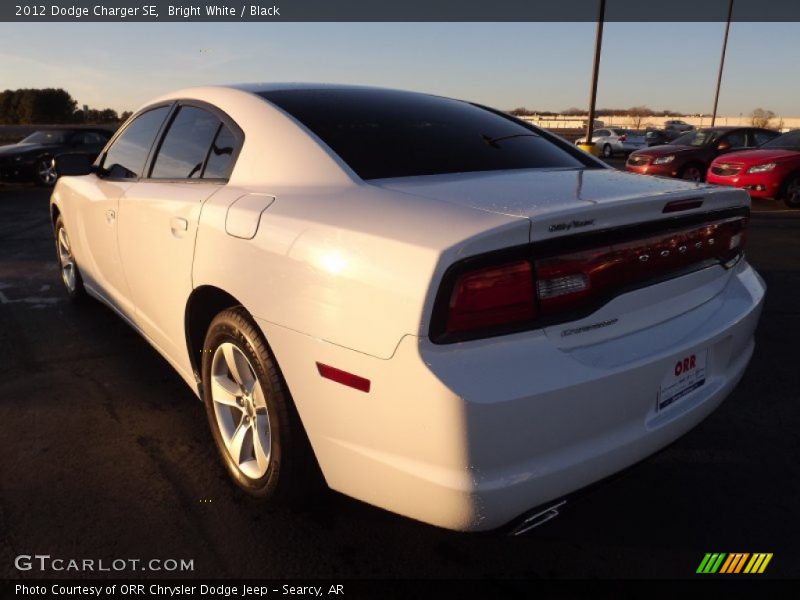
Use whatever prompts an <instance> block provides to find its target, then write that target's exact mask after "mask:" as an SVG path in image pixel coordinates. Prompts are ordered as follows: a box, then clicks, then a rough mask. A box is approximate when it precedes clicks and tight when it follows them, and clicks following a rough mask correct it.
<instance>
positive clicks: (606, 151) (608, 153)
mask: <svg viewBox="0 0 800 600" xmlns="http://www.w3.org/2000/svg"><path fill="white" fill-rule="evenodd" d="M613 156H614V151H613V150H612V149H611V144H605V145H603V158H611V157H613Z"/></svg>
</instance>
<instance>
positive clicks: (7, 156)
mask: <svg viewBox="0 0 800 600" xmlns="http://www.w3.org/2000/svg"><path fill="white" fill-rule="evenodd" d="M111 135H112V132H111V131H108V130H106V129H46V130H42V131H36V132H34V133H32V134H30V135H29V136H28V137H26V138H25V139H23V140H22V141H21V142H17V143H16V144H9V145H7V146H0V181H33V182H34V183H36V184H38V185H42V186H48V187H49V186H52V185H54V184H55V182H56V179H57V178H58V175H57V174H56V171H55V169H54V168H53V157H55V156H58V155H59V154H65V153H70V154H86V155H87V156H89V157H91V159H92V160H94V159H95V158H96V157H97V155H98V154H100V151H101V150H102V149H103V147H104V146H105V145H106V142H107V141H108V139H109V138H110V137H111Z"/></svg>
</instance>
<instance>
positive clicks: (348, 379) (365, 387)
mask: <svg viewBox="0 0 800 600" xmlns="http://www.w3.org/2000/svg"><path fill="white" fill-rule="evenodd" d="M317 371H319V374H320V375H321V376H322V377H324V378H325V379H330V380H331V381H335V382H336V383H341V384H342V385H346V386H348V387H351V388H355V389H357V390H358V391H360V392H369V387H370V381H369V379H364V378H363V377H359V376H358V375H353V374H352V373H348V372H347V371H342V370H341V369H337V368H335V367H331V366H329V365H324V364H322V363H320V362H318V363H317Z"/></svg>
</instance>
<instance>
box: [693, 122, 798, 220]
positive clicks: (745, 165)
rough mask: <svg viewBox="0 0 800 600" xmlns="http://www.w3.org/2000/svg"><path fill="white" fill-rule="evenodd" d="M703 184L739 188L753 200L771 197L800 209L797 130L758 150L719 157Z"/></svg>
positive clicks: (713, 163) (712, 164)
mask: <svg viewBox="0 0 800 600" xmlns="http://www.w3.org/2000/svg"><path fill="white" fill-rule="evenodd" d="M707 181H708V182H709V183H716V184H718V185H730V186H734V187H738V188H743V189H745V190H747V191H748V192H749V193H750V196H752V197H753V198H774V199H777V200H783V201H784V202H785V203H786V205H787V206H789V207H791V208H800V129H795V130H794V131H790V132H789V133H785V134H783V135H782V136H780V137H777V138H775V139H774V140H772V141H769V142H767V143H766V144H764V145H763V146H761V147H759V148H758V150H748V151H746V152H733V153H731V154H726V155H725V156H720V157H719V158H717V159H716V160H714V161H713V162H712V163H711V167H710V168H709V170H708V175H707Z"/></svg>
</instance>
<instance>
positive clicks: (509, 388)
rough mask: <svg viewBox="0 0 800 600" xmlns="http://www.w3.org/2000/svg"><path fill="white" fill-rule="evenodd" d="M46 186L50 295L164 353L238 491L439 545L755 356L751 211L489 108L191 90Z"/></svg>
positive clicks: (600, 462) (674, 414)
mask: <svg viewBox="0 0 800 600" xmlns="http://www.w3.org/2000/svg"><path fill="white" fill-rule="evenodd" d="M57 167H58V168H59V170H60V172H61V174H62V175H67V176H65V177H63V178H60V179H59V181H58V184H57V185H56V187H55V189H54V191H53V195H52V201H51V211H52V221H53V226H54V230H55V238H56V247H57V252H58V258H59V261H60V266H61V273H62V276H63V280H64V284H65V286H66V289H67V291H68V293H69V294H70V296H71V297H72V298H74V299H75V300H80V299H82V298H84V297H85V296H86V295H87V294H88V295H90V296H93V297H94V298H96V299H99V300H100V301H102V302H104V303H105V304H107V305H108V306H110V307H111V308H112V309H113V310H114V311H116V312H117V313H118V314H119V315H120V316H121V317H122V318H123V319H124V320H125V321H127V322H128V323H129V324H130V325H131V326H132V327H134V328H135V329H136V330H137V331H138V332H140V333H141V334H142V335H143V336H144V337H145V338H146V339H147V340H148V342H150V344H152V346H153V347H154V348H155V349H156V350H157V351H158V352H159V353H160V354H162V355H163V356H164V358H165V359H166V360H167V361H169V363H170V364H171V365H172V366H173V367H174V368H175V370H176V371H177V372H178V373H179V374H180V375H181V377H183V379H184V380H185V381H186V383H187V384H188V385H189V386H190V387H191V388H192V390H194V392H195V393H196V394H197V395H198V397H199V398H200V399H202V401H203V402H204V404H205V409H206V413H207V416H208V421H209V423H210V426H211V432H212V437H213V439H214V442H215V444H216V447H217V449H218V450H219V454H220V456H221V458H222V461H223V463H224V465H225V467H226V469H227V470H228V472H229V473H230V475H231V477H232V478H233V480H234V481H235V482H236V484H237V485H239V486H240V487H241V488H243V489H244V490H245V491H246V492H248V493H250V494H252V495H255V496H259V497H263V498H272V499H276V498H290V497H295V496H296V495H297V494H302V493H304V491H307V490H308V489H312V488H313V486H312V487H309V486H308V485H307V484H308V482H309V481H312V482H313V480H314V478H315V477H316V478H318V479H324V482H325V483H327V485H328V486H330V487H331V488H333V489H335V490H338V491H340V492H343V493H345V494H348V495H350V496H353V497H355V498H358V499H360V500H363V501H365V502H369V503H371V504H374V505H376V506H380V507H383V508H385V509H388V510H391V511H394V512H396V513H399V514H401V515H406V516H408V517H412V518H415V519H419V520H421V521H425V522H427V523H432V524H435V525H438V526H441V527H446V528H451V529H457V530H486V529H492V528H497V527H499V526H502V525H504V524H507V523H509V522H512V521H515V520H516V519H520V521H521V522H522V523H523V525H524V523H525V522H526V515H527V516H528V519H529V522H530V523H533V522H535V521H538V520H541V518H542V515H544V518H549V517H551V516H553V515H554V514H555V509H553V508H552V507H553V506H556V505H557V504H558V503H559V502H560V501H561V499H562V498H564V497H565V496H567V495H568V494H570V493H572V492H574V491H576V490H578V489H580V488H582V487H585V486H587V485H588V484H590V483H593V482H595V481H597V480H600V479H602V478H604V477H606V476H608V475H611V474H613V473H615V472H617V471H619V470H621V469H623V468H625V467H627V466H629V465H631V464H633V463H635V462H637V461H640V460H641V459H643V458H645V457H646V456H648V455H650V454H652V453H653V452H655V451H657V450H658V449H660V448H662V447H664V446H665V445H667V444H669V443H670V442H672V441H673V440H675V439H676V438H678V437H679V436H681V435H682V434H684V433H686V432H687V431H688V430H689V429H691V428H692V427H694V426H695V425H697V424H698V423H699V422H700V421H701V420H702V419H703V418H704V417H706V416H707V415H708V414H709V413H711V412H712V411H713V410H714V409H715V408H716V407H717V406H719V404H720V403H721V402H722V401H723V399H724V398H725V397H726V396H727V395H728V394H729V393H730V392H731V390H732V389H733V387H734V386H735V385H736V383H737V382H738V381H739V379H740V377H741V376H742V374H743V372H744V370H745V367H746V366H747V363H748V361H749V359H750V357H751V355H752V353H753V332H754V329H755V328H756V324H757V321H758V317H759V313H760V311H761V306H762V301H763V298H764V284H763V282H762V280H761V278H760V277H759V276H758V274H757V273H756V272H755V271H754V270H753V269H752V268H751V267H750V266H749V265H748V263H747V262H746V260H745V258H744V245H745V237H746V228H747V221H748V215H749V199H748V195H747V193H746V192H744V191H742V190H737V189H731V188H712V187H707V186H704V185H698V184H694V183H688V182H681V181H672V180H664V179H657V178H651V177H640V176H637V175H632V174H626V173H621V172H618V171H615V170H612V169H610V168H608V167H607V166H606V165H604V164H603V163H601V162H599V161H598V160H596V159H595V158H593V157H591V156H589V155H587V154H585V153H583V152H581V151H580V150H578V149H576V148H574V147H573V146H572V145H571V144H569V143H567V142H565V141H563V140H561V139H559V138H558V137H556V136H554V135H551V134H550V133H547V132H546V131H543V130H541V129H538V128H536V127H534V126H531V125H529V124H526V123H524V122H521V121H519V120H516V119H514V118H513V117H510V116H508V115H506V114H504V113H502V112H500V111H496V110H493V109H490V108H486V107H484V106H480V105H476V104H472V103H469V102H464V101H459V100H452V99H448V98H442V97H438V96H432V95H426V94H420V93H411V92H403V91H394V90H386V89H375V88H367V87H355V86H330V85H308V84H304V85H297V84H287V85H251V86H241V87H203V88H194V89H185V90H181V91H178V92H175V93H172V94H168V95H166V96H162V97H161V98H158V99H156V100H154V101H153V102H151V103H149V104H147V105H146V106H144V107H143V108H142V109H140V110H139V111H138V112H137V113H136V114H134V115H133V116H132V117H131V118H130V119H129V120H128V121H127V122H126V123H125V125H124V126H123V127H122V128H121V129H120V130H119V131H118V132H117V134H116V135H115V137H113V138H112V139H111V140H110V141H109V143H108V145H107V146H106V147H105V149H104V150H103V151H102V153H101V154H100V156H99V157H98V159H97V160H96V162H95V163H94V164H93V165H89V164H88V162H87V161H86V159H83V162H82V160H81V157H75V156H69V155H67V156H65V157H62V158H61V159H60V162H59V163H57ZM534 515H535V516H534Z"/></svg>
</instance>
